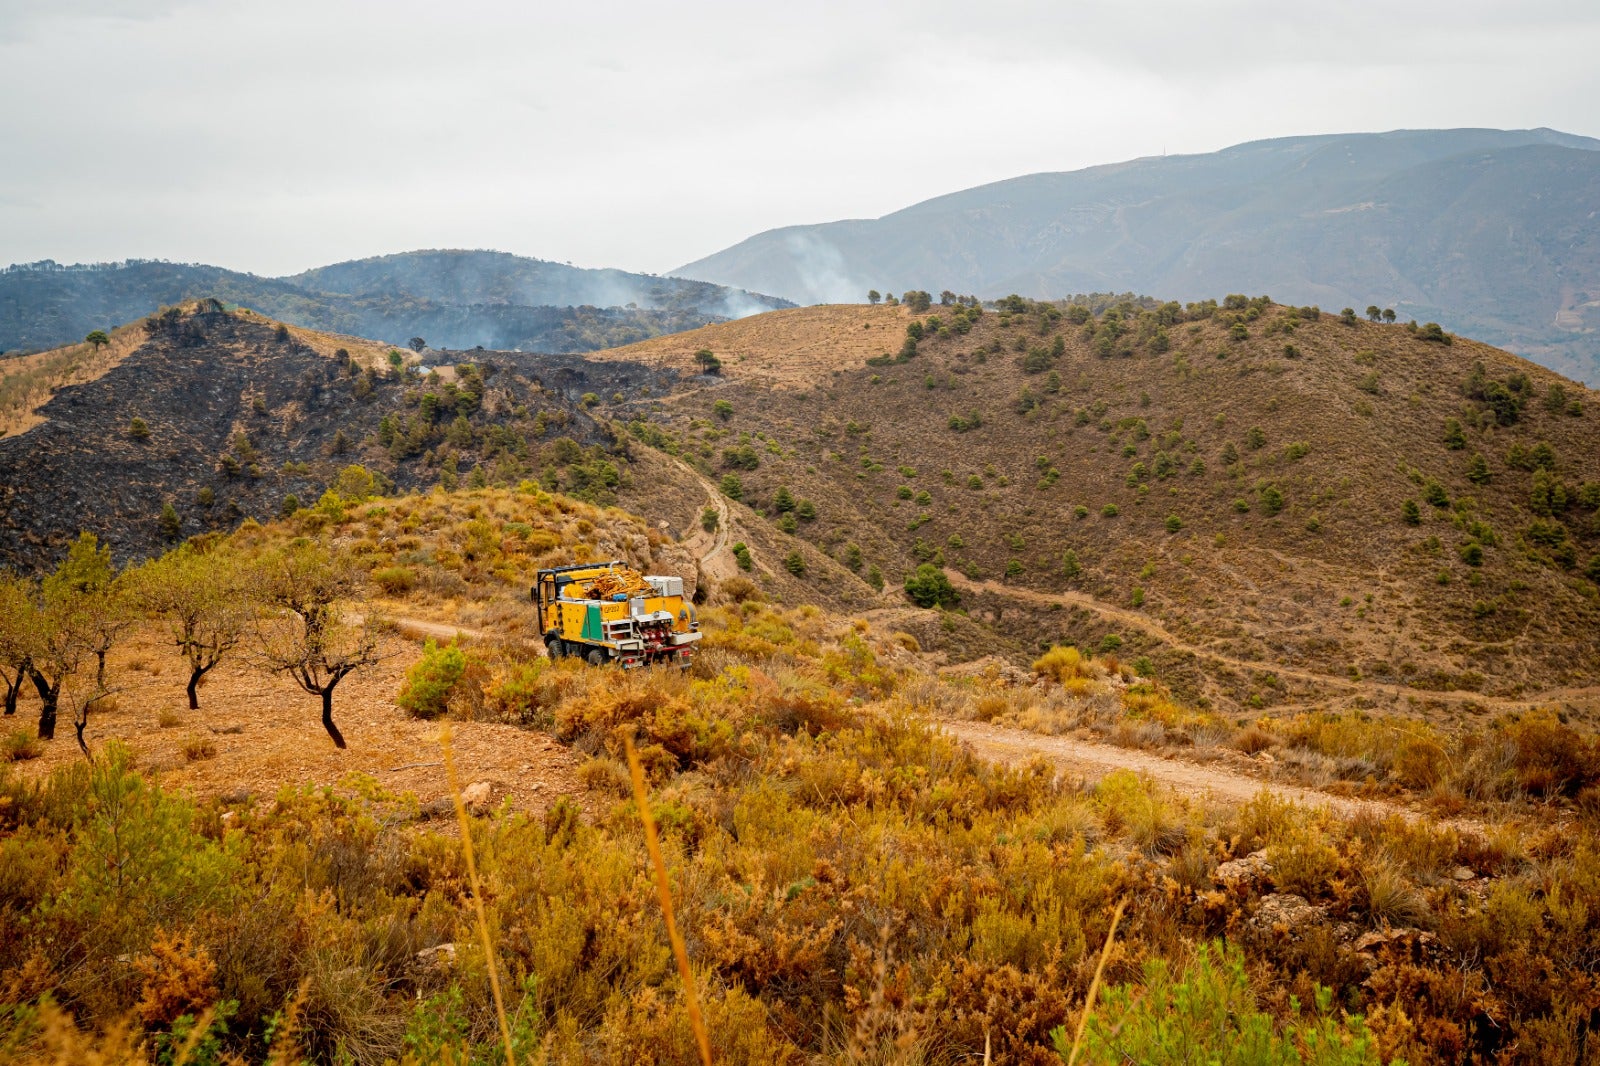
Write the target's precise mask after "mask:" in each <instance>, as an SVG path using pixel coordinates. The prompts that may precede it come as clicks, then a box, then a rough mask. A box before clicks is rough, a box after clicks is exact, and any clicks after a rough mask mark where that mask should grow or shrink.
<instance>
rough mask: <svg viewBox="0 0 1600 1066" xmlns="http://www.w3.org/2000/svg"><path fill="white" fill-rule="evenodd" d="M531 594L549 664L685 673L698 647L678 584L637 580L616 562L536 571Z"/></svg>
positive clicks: (677, 580) (695, 626)
mask: <svg viewBox="0 0 1600 1066" xmlns="http://www.w3.org/2000/svg"><path fill="white" fill-rule="evenodd" d="M530 594H531V596H532V597H533V602H534V606H535V607H536V608H537V609H538V612H539V629H540V631H541V632H543V634H544V646H545V648H546V650H548V651H549V653H550V658H552V659H559V658H561V657H562V656H563V655H573V656H578V657H581V658H584V659H587V660H588V661H589V662H590V663H592V664H594V665H595V666H599V665H601V664H602V663H608V662H618V663H621V664H622V665H623V666H639V665H642V664H648V663H676V664H678V665H679V666H688V665H689V655H690V652H691V650H692V649H693V648H694V644H695V641H697V640H699V639H700V622H699V620H698V619H697V618H696V616H695V610H694V605H693V604H691V603H689V601H687V600H686V599H684V596H683V578H681V577H660V576H655V575H644V574H640V573H639V572H638V571H637V570H634V569H632V568H631V567H629V566H628V565H627V564H626V563H624V562H622V561H621V560H613V561H611V562H609V563H579V564H577V565H576V566H558V567H554V568H553V569H550V570H540V571H539V572H538V574H537V575H536V577H535V583H534V586H533V588H532V590H531V592H530Z"/></svg>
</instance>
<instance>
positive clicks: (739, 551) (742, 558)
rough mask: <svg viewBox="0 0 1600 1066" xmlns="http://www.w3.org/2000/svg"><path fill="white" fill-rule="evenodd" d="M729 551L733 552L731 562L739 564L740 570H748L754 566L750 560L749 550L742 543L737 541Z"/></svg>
mask: <svg viewBox="0 0 1600 1066" xmlns="http://www.w3.org/2000/svg"><path fill="white" fill-rule="evenodd" d="M730 550H731V551H732V552H733V561H734V562H736V563H738V564H739V569H740V570H748V569H750V567H751V566H753V565H754V563H753V561H752V560H751V558H750V548H749V546H748V545H746V544H745V542H744V541H742V540H741V541H739V542H738V543H737V544H735V545H734V546H733V547H732V549H730Z"/></svg>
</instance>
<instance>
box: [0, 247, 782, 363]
mask: <svg viewBox="0 0 1600 1066" xmlns="http://www.w3.org/2000/svg"><path fill="white" fill-rule="evenodd" d="M329 282H332V283H334V284H335V285H336V286H337V287H334V288H328V287H319V286H322V285H326V284H327V283H329ZM485 296H487V297H488V298H484V297H485ZM202 297H215V298H217V299H220V300H223V301H224V302H226V303H229V304H234V305H238V306H247V307H251V308H253V309H255V310H259V311H261V312H262V313H263V314H266V315H268V316H269V317H271V318H274V319H277V320H280V321H284V322H288V323H289V324H291V325H296V326H304V327H306V328H309V329H318V330H323V331H329V332H337V333H344V334H351V335H359V336H363V337H371V338H373V339H376V340H381V341H385V342H387V343H389V344H394V345H398V346H404V345H405V344H406V343H407V342H409V341H410V339H411V338H412V337H418V336H420V337H422V338H424V339H425V340H426V341H428V342H431V343H432V344H434V345H435V346H437V347H441V348H458V349H465V348H473V347H478V346H482V347H485V348H494V349H506V350H510V349H519V348H520V349H524V350H530V351H533V350H546V351H588V350H593V349H597V348H604V347H610V346H613V345H616V344H622V343H628V342H629V341H633V340H642V339H644V338H647V337H651V336H657V335H659V334H661V333H668V332H675V331H677V330H681V329H690V328H694V327H695V326H700V325H705V324H706V323H708V322H714V321H721V320H724V319H728V318H735V317H738V316H740V315H744V314H751V313H755V312H758V311H761V310H771V309H774V308H779V307H786V306H789V302H788V301H786V300H781V299H774V298H772V297H768V296H763V295H761V294H759V293H747V292H743V291H736V290H731V289H729V288H727V287H725V286H719V285H715V284H711V283H707V282H700V281H694V280H690V279H680V278H670V277H666V278H663V277H657V276H654V275H648V274H632V273H628V272H626V271H620V270H590V269H585V268H579V267H570V266H566V265H565V264H560V263H553V262H550V261H547V260H539V259H530V258H527V257H524V256H516V255H512V254H510V253H505V252H487V251H481V250H478V251H466V250H451V249H443V250H441V249H431V250H421V251H413V252H401V253H395V254H392V255H386V256H375V257H370V258H367V259H356V260H348V261H345V262H342V263H334V264H329V265H327V266H324V267H317V268H313V269H312V270H308V271H302V272H301V273H299V274H295V275H289V276H285V277H276V278H274V277H263V276H259V275H255V274H249V273H244V272H240V271H234V270H229V269H227V268H225V267H218V266H212V265H209V264H194V263H169V262H166V261H162V260H138V259H134V260H123V261H120V262H116V263H104V264H78V265H73V266H62V265H60V264H57V263H55V262H53V261H51V260H42V261H40V262H38V263H28V264H14V265H12V266H10V267H7V268H5V269H3V270H0V351H12V350H23V351H29V350H47V349H50V348H54V347H56V346H59V345H62V344H68V343H71V342H73V341H76V340H79V339H81V338H82V337H83V336H84V335H85V334H86V333H88V332H89V331H90V330H93V329H107V328H109V327H111V326H114V325H118V324H121V323H123V322H127V321H131V320H134V319H136V318H140V317H142V316H144V315H147V314H150V313H152V312H155V311H158V310H160V309H161V308H163V307H169V306H175V305H177V304H180V303H183V302H185V301H187V300H193V299H199V298H202Z"/></svg>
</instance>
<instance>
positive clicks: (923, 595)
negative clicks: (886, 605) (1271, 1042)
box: [905, 563, 961, 607]
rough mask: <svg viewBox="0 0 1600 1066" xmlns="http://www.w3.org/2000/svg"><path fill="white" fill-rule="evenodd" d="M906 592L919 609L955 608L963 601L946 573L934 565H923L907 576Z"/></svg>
mask: <svg viewBox="0 0 1600 1066" xmlns="http://www.w3.org/2000/svg"><path fill="white" fill-rule="evenodd" d="M905 590H906V595H907V596H909V597H910V598H911V602H912V603H915V604H916V605H917V606H918V607H953V606H955V605H956V604H957V603H959V602H960V601H961V595H960V593H958V592H956V590H955V588H954V587H953V586H952V585H951V584H950V579H949V578H948V577H946V576H945V573H944V571H943V570H940V569H939V568H938V567H937V566H934V565H933V564H932V563H923V564H922V565H921V566H919V567H917V568H916V570H914V571H912V572H911V573H909V574H907V575H906V580H905Z"/></svg>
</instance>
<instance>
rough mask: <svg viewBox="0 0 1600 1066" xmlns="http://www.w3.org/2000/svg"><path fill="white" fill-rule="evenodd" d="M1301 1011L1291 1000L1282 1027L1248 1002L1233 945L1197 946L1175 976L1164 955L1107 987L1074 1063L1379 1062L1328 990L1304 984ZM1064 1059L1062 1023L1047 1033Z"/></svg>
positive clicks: (1294, 1065)
mask: <svg viewBox="0 0 1600 1066" xmlns="http://www.w3.org/2000/svg"><path fill="white" fill-rule="evenodd" d="M1313 990H1314V991H1313V995H1314V996H1315V999H1316V1003H1315V1006H1314V1009H1313V1010H1312V1011H1311V1012H1309V1016H1308V1017H1302V1016H1301V1012H1300V1011H1299V1009H1298V1005H1292V1006H1291V1008H1290V1009H1291V1013H1290V1015H1289V1017H1288V1018H1287V1020H1286V1021H1285V1023H1284V1025H1283V1027H1282V1031H1281V1032H1280V1031H1279V1029H1278V1027H1277V1026H1276V1025H1274V1024H1273V1019H1272V1016H1271V1015H1269V1014H1267V1013H1265V1012H1263V1011H1262V1010H1260V1009H1259V1008H1258V1007H1257V1006H1256V999H1255V993H1254V992H1253V991H1252V990H1251V988H1250V980H1249V978H1248V977H1247V976H1246V975H1245V964H1244V954H1243V952H1241V951H1240V950H1239V948H1238V947H1237V946H1236V945H1223V944H1220V943H1216V944H1202V945H1200V949H1199V951H1198V952H1196V954H1195V957H1194V959H1193V960H1192V961H1191V962H1190V963H1189V964H1188V965H1187V966H1185V967H1184V968H1183V972H1182V973H1181V974H1179V975H1177V976H1176V977H1174V975H1173V973H1172V966H1171V964H1170V963H1169V962H1168V961H1167V960H1165V959H1150V960H1148V961H1146V962H1145V964H1144V980H1143V982H1142V986H1135V985H1132V984H1127V985H1117V986H1114V987H1111V988H1108V989H1106V991H1105V993H1104V1000H1103V1001H1102V1002H1101V1003H1100V1004H1099V1005H1098V1006H1097V1007H1096V1009H1095V1011H1094V1013H1093V1014H1091V1015H1090V1017H1089V1024H1088V1028H1087V1029H1086V1031H1085V1032H1084V1041H1083V1048H1082V1054H1081V1055H1080V1061H1082V1062H1084V1063H1094V1064H1103V1063H1124V1062H1137V1063H1140V1064H1142V1066H1180V1064H1187V1063H1221V1062H1226V1063H1229V1064H1230V1066H1301V1064H1302V1063H1316V1064H1318V1066H1366V1064H1369V1063H1370V1064H1374V1066H1375V1064H1378V1063H1380V1062H1381V1061H1382V1060H1381V1059H1380V1057H1379V1055H1378V1049H1377V1045H1376V1042H1375V1041H1374V1039H1373V1037H1372V1035H1371V1034H1370V1033H1368V1032H1367V1029H1366V1026H1365V1025H1364V1024H1363V1023H1362V1020H1361V1019H1360V1018H1359V1017H1346V1016H1340V1015H1338V1014H1336V1013H1335V1012H1334V1010H1333V993H1332V992H1330V991H1329V990H1328V989H1326V988H1323V987H1322V986H1320V985H1314V986H1313ZM1050 1036H1051V1039H1052V1040H1053V1041H1054V1043H1055V1049H1056V1053H1057V1054H1058V1055H1060V1056H1061V1058H1062V1061H1066V1060H1067V1059H1068V1058H1069V1056H1070V1055H1071V1052H1072V1036H1071V1034H1070V1033H1069V1032H1068V1030H1067V1027H1066V1026H1064V1025H1063V1026H1058V1027H1057V1028H1056V1029H1054V1030H1052V1031H1051V1033H1050Z"/></svg>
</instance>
